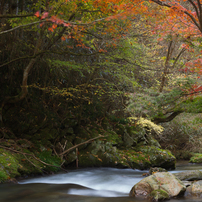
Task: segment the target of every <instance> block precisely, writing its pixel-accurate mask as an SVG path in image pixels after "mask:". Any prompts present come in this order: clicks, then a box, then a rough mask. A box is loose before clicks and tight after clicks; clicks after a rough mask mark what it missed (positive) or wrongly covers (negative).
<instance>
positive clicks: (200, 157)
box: [189, 153, 202, 163]
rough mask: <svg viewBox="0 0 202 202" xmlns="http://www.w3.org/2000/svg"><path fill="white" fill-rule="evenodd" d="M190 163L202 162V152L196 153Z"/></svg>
mask: <svg viewBox="0 0 202 202" xmlns="http://www.w3.org/2000/svg"><path fill="white" fill-rule="evenodd" d="M189 162H190V163H202V154H199V153H195V154H194V155H193V156H192V157H191V159H190V161H189Z"/></svg>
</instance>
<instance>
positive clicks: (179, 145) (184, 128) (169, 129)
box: [156, 113, 202, 160]
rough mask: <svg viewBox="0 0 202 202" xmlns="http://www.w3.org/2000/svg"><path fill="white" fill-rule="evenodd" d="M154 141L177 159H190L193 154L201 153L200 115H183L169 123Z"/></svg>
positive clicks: (201, 120)
mask: <svg viewBox="0 0 202 202" xmlns="http://www.w3.org/2000/svg"><path fill="white" fill-rule="evenodd" d="M162 126H163V127H164V131H163V132H162V133H161V135H160V136H159V135H158V136H156V139H157V140H158V141H159V143H160V144H161V146H162V148H164V149H169V150H171V151H172V153H173V154H174V155H175V156H176V157H177V158H178V159H187V160H188V159H190V158H191V157H192V155H193V152H195V153H196V152H197V153H202V127H201V126H202V114H188V113H183V114H181V115H179V116H178V117H176V118H175V119H174V120H172V121H171V122H169V123H164V124H162Z"/></svg>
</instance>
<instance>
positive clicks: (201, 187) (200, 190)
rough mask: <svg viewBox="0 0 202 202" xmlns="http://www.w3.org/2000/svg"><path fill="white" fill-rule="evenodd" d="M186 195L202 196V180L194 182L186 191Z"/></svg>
mask: <svg viewBox="0 0 202 202" xmlns="http://www.w3.org/2000/svg"><path fill="white" fill-rule="evenodd" d="M185 196H195V197H199V198H201V197H202V180H199V181H197V182H194V183H193V184H192V185H191V186H189V187H188V188H187V190H186V192H185Z"/></svg>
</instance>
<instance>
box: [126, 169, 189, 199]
mask: <svg viewBox="0 0 202 202" xmlns="http://www.w3.org/2000/svg"><path fill="white" fill-rule="evenodd" d="M153 191H155V192H153ZM185 191H186V186H185V185H184V184H183V183H182V182H181V181H180V180H179V179H178V178H176V177H175V176H174V175H173V174H172V173H169V172H158V173H155V174H153V175H150V176H149V177H146V178H144V179H142V180H141V181H140V182H138V183H137V184H136V185H134V186H133V188H132V189H131V191H130V196H133V197H144V198H145V197H146V198H151V199H152V200H154V201H158V200H163V199H169V198H170V197H175V196H178V195H180V194H182V193H184V192H185Z"/></svg>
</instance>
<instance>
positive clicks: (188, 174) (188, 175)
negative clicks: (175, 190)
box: [174, 170, 202, 181]
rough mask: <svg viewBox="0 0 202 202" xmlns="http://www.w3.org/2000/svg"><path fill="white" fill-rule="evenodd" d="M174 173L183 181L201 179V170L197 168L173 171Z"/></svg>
mask: <svg viewBox="0 0 202 202" xmlns="http://www.w3.org/2000/svg"><path fill="white" fill-rule="evenodd" d="M174 175H175V176H176V177H177V178H178V179H180V180H185V181H193V180H202V171H199V170H190V171H185V172H180V173H174Z"/></svg>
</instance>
